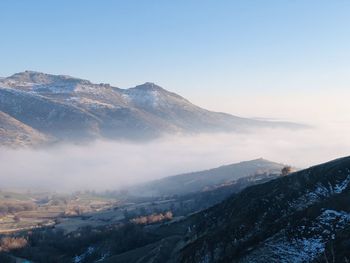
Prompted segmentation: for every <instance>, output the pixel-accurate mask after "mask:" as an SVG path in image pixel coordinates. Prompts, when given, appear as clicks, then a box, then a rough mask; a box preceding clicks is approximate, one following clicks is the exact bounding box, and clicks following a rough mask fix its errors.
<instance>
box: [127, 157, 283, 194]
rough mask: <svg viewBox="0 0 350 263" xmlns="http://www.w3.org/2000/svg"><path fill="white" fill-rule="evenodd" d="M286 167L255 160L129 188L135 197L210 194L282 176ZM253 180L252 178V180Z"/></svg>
mask: <svg viewBox="0 0 350 263" xmlns="http://www.w3.org/2000/svg"><path fill="white" fill-rule="evenodd" d="M283 167H284V165H283V164H279V163H275V162H270V161H268V160H264V159H256V160H252V161H245V162H240V163H235V164H230V165H224V166H220V167H217V168H214V169H209V170H205V171H198V172H193V173H186V174H180V175H174V176H170V177H165V178H162V179H159V180H155V181H151V182H147V183H145V184H142V185H139V186H135V187H134V188H130V192H131V193H132V194H135V195H148V196H169V195H183V194H189V193H194V192H200V191H208V190H210V189H214V188H216V187H219V186H223V185H229V184H230V183H232V182H233V181H235V180H237V179H240V178H244V177H249V176H254V175H262V174H266V175H271V174H275V175H279V174H280V173H281V170H282V168H283ZM252 180H253V179H252Z"/></svg>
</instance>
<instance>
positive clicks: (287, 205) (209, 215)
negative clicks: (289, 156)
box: [179, 157, 350, 262]
mask: <svg viewBox="0 0 350 263" xmlns="http://www.w3.org/2000/svg"><path fill="white" fill-rule="evenodd" d="M349 183H350V157H346V158H342V159H338V160H335V161H332V162H329V163H325V164H322V165H318V166H315V167H311V168H309V169H306V170H303V171H300V172H296V173H294V174H291V175H289V176H286V177H283V178H278V179H276V180H273V181H270V182H267V183H265V184H261V185H257V186H252V187H249V188H247V189H245V190H243V191H242V192H241V193H239V194H238V195H236V196H233V197H232V198H229V199H227V200H226V201H224V202H223V203H221V204H219V205H217V206H215V207H213V208H210V209H208V210H206V211H203V212H201V213H199V214H196V215H194V216H193V217H192V218H189V219H188V220H189V221H187V223H188V224H189V225H188V227H189V229H190V230H191V231H190V232H189V231H187V234H186V236H187V238H188V240H189V241H188V242H187V243H186V245H184V246H183V247H182V248H181V250H180V257H179V261H180V262H312V261H315V262H331V261H328V259H327V257H331V256H332V255H331V254H332V253H331V251H330V250H328V248H330V247H331V246H329V244H330V243H334V242H336V241H338V242H339V240H341V239H343V241H344V242H343V243H341V242H339V243H340V244H341V245H342V246H343V247H347V248H349V246H348V245H346V244H348V243H349V240H350V239H349V235H348V225H349V223H350V205H349V200H350V187H349ZM344 236H345V237H347V238H344ZM345 241H346V242H347V243H345ZM339 243H338V244H339ZM339 247H340V246H338V247H337V248H338V249H339ZM348 251H349V250H347V251H340V252H339V253H342V254H343V258H338V259H339V261H333V262H348V261H346V260H349V259H350V257H349V252H348ZM344 254H345V255H344ZM346 257H347V258H346ZM318 260H321V261H318ZM329 260H330V259H329Z"/></svg>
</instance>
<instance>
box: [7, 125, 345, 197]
mask: <svg viewBox="0 0 350 263" xmlns="http://www.w3.org/2000/svg"><path fill="white" fill-rule="evenodd" d="M349 132H350V125H349V123H341V122H338V123H328V124H327V125H320V126H316V127H314V128H313V129H306V130H297V131H286V130H279V129H271V130H259V131H258V132H256V133H249V134H210V135H208V134H201V135H198V136H182V137H178V136H176V137H175V136H174V137H167V138H162V139H159V140H156V141H152V142H149V143H145V144H135V143H125V142H124V143H121V142H111V141H98V142H95V143H92V144H89V145H86V146H81V145H80V146H77V145H60V146H55V147H52V148H49V149H37V150H32V149H20V150H18V149H17V150H9V149H5V148H2V149H0V164H1V169H0V182H1V185H0V187H2V188H21V187H24V188H35V189H48V190H57V191H70V190H83V189H90V190H105V189H118V188H120V187H125V186H127V185H130V184H133V183H138V182H143V181H147V180H151V179H156V178H161V177H165V176H169V175H174V174H179V173H184V172H190V171H196V170H203V169H208V168H214V167H216V166H220V165H223V164H229V163H234V162H239V161H246V160H251V159H256V158H261V157H263V158H265V159H268V160H271V161H275V162H281V163H285V164H291V165H293V166H296V167H300V168H304V167H308V166H311V165H314V164H318V163H321V162H325V161H328V160H331V159H334V158H338V157H341V156H346V155H348V154H349V153H350V138H349V134H350V133H349Z"/></svg>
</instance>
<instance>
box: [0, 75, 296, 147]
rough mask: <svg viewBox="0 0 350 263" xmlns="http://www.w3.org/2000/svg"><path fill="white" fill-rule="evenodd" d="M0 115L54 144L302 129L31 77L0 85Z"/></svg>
mask: <svg viewBox="0 0 350 263" xmlns="http://www.w3.org/2000/svg"><path fill="white" fill-rule="evenodd" d="M0 111H2V112H4V113H6V114H8V115H9V116H11V117H13V118H15V119H17V120H18V121H20V122H22V123H24V124H25V125H28V126H30V127H32V128H33V129H36V130H38V131H40V132H41V133H44V134H46V135H49V136H51V137H55V138H57V139H58V140H74V141H76V140H84V139H91V138H109V139H132V140H135V139H142V140H144V139H151V138H156V137H159V136H161V135H164V134H178V133H199V132H224V131H247V130H250V129H256V128H264V127H265V128H267V127H268V128H274V127H284V128H300V127H302V126H301V125H298V124H293V123H286V122H268V121H259V120H253V119H246V118H240V117H236V116H233V115H230V114H225V113H219V112H212V111H208V110H205V109H203V108H200V107H198V106H196V105H193V104H192V103H190V102H189V101H188V100H186V99H184V98H183V97H181V96H179V95H177V94H175V93H172V92H169V91H167V90H165V89H163V88H161V87H159V86H157V85H156V84H153V83H145V84H143V85H139V86H136V87H134V88H129V89H120V88H117V87H113V86H110V85H109V84H103V83H101V84H94V83H91V82H90V81H88V80H83V79H79V78H74V77H70V76H63V75H51V74H45V73H40V72H33V71H25V72H21V73H17V74H14V75H12V76H10V77H6V78H2V79H0Z"/></svg>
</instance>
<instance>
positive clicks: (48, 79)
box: [0, 70, 93, 93]
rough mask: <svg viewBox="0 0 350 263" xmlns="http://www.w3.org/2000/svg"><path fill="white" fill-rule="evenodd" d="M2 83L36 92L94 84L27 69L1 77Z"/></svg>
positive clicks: (6, 85)
mask: <svg viewBox="0 0 350 263" xmlns="http://www.w3.org/2000/svg"><path fill="white" fill-rule="evenodd" d="M0 85H1V86H2V87H6V88H15V89H20V90H26V91H34V92H39V93H40V92H51V93H67V92H68V93H69V92H72V91H74V90H75V89H76V88H77V87H78V86H82V85H85V86H86V85H87V86H90V85H93V84H92V83H91V82H90V81H88V80H83V79H79V78H74V77H71V76H67V75H52V74H46V73H42V72H37V71H29V70H26V71H24V72H19V73H16V74H13V75H12V76H10V77H7V78H4V79H0Z"/></svg>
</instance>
